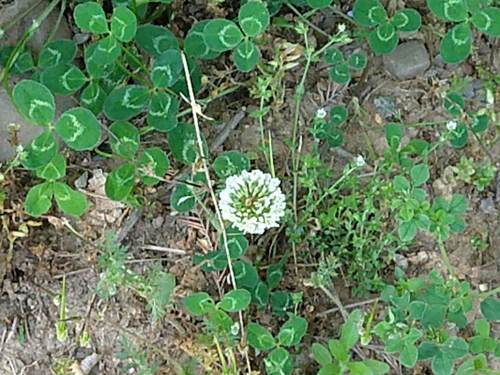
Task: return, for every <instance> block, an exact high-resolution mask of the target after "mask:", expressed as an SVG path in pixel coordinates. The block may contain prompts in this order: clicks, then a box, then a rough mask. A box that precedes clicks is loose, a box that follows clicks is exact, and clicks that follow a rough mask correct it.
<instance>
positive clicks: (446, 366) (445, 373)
mask: <svg viewBox="0 0 500 375" xmlns="http://www.w3.org/2000/svg"><path fill="white" fill-rule="evenodd" d="M431 368H432V371H433V373H434V374H435V375H451V371H452V370H453V360H452V359H451V358H448V357H446V356H445V355H444V354H443V353H438V354H437V355H436V356H435V357H434V358H432V365H431Z"/></svg>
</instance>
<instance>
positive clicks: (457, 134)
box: [450, 122, 469, 148]
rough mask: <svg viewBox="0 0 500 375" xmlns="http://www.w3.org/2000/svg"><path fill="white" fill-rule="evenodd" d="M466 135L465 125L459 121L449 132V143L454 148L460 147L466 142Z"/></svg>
mask: <svg viewBox="0 0 500 375" xmlns="http://www.w3.org/2000/svg"><path fill="white" fill-rule="evenodd" d="M468 137H469V136H468V131H467V125H466V124H465V123H463V122H459V123H458V125H457V127H456V128H455V130H453V131H452V132H451V138H450V143H451V145H452V146H453V147H455V148H462V147H464V146H465V145H466V144H467V139H468Z"/></svg>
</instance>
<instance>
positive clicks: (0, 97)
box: [0, 0, 73, 162]
mask: <svg viewBox="0 0 500 375" xmlns="http://www.w3.org/2000/svg"><path fill="white" fill-rule="evenodd" d="M37 3H40V2H39V1H38V0H15V1H13V2H11V3H9V4H6V5H3V7H2V11H1V12H0V27H5V25H8V24H9V23H10V22H12V21H13V20H16V19H17V17H21V18H20V19H19V21H18V22H17V23H16V25H15V26H13V27H12V28H10V29H9V30H7V31H6V33H5V38H4V39H1V40H0V42H1V44H2V46H4V45H14V44H15V43H16V42H17V41H18V40H19V39H20V38H21V36H22V35H23V34H24V32H25V31H26V30H27V29H28V28H29V27H30V26H31V24H32V23H33V20H34V19H35V18H36V17H38V16H39V15H40V14H41V13H42V12H43V11H44V9H45V7H46V5H47V3H46V2H41V3H40V4H39V5H38V6H35V7H34V8H33V6H34V5H36V4H37ZM23 15H24V16H23ZM58 15H59V9H58V8H56V9H55V10H54V11H53V12H52V13H51V14H50V15H49V16H48V17H47V18H46V20H45V21H44V22H43V23H42V24H41V25H40V27H39V28H38V31H37V32H36V33H35V34H34V36H33V37H32V38H31V40H30V41H29V43H28V47H29V49H30V50H31V51H32V52H34V54H35V56H36V55H37V54H38V52H40V49H41V48H42V46H43V44H44V43H45V41H46V39H47V37H48V36H49V34H50V33H51V32H52V29H53V27H54V25H55V24H56V22H57V18H58ZM56 38H67V39H68V38H71V31H70V28H69V26H68V24H67V22H66V20H65V19H64V18H63V19H62V21H61V24H60V27H59V29H58V31H57V33H56ZM57 105H58V112H59V113H61V112H62V111H63V110H65V109H67V108H70V107H72V106H73V102H72V101H71V100H70V99H69V98H58V99H57ZM10 124H16V125H17V126H16V127H17V128H18V130H17V132H16V135H15V136H14V137H12V131H11V130H10V128H9V125H10ZM42 130H43V129H42V128H39V127H37V126H33V125H31V124H28V123H26V121H24V120H23V118H22V117H21V116H20V115H19V114H18V113H17V110H16V108H15V107H14V105H13V104H12V102H11V100H10V98H9V96H8V95H7V93H6V91H5V90H4V89H3V88H0V162H2V161H5V160H9V159H11V158H12V157H13V156H14V155H15V144H14V145H13V144H11V141H18V142H19V144H22V145H26V144H28V143H29V142H31V140H32V139H33V138H35V137H36V136H37V135H39V134H40V133H41V132H42Z"/></svg>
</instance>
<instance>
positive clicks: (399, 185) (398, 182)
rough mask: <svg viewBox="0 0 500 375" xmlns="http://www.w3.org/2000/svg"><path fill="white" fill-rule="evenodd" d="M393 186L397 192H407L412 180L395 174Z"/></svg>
mask: <svg viewBox="0 0 500 375" xmlns="http://www.w3.org/2000/svg"><path fill="white" fill-rule="evenodd" d="M392 186H393V188H394V190H395V191H397V192H401V193H402V192H407V191H409V190H410V182H409V181H408V179H407V178H406V177H404V176H400V175H398V176H395V177H394V179H393V180H392Z"/></svg>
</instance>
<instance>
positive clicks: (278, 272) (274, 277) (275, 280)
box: [266, 257, 286, 289]
mask: <svg viewBox="0 0 500 375" xmlns="http://www.w3.org/2000/svg"><path fill="white" fill-rule="evenodd" d="M285 261H286V257H283V258H282V259H281V260H280V261H279V262H278V263H275V264H271V265H270V266H269V267H268V269H267V271H266V281H267V285H268V286H269V289H274V288H276V287H277V286H278V285H279V283H280V282H281V280H282V279H283V276H284V274H285V273H284V270H283V266H284V263H285Z"/></svg>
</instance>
